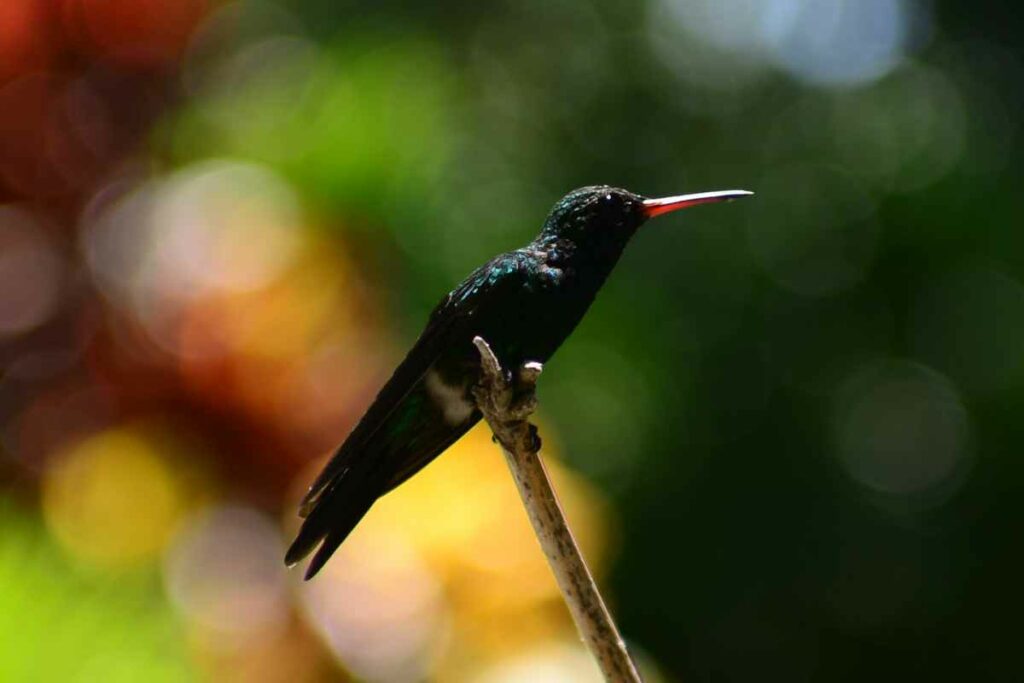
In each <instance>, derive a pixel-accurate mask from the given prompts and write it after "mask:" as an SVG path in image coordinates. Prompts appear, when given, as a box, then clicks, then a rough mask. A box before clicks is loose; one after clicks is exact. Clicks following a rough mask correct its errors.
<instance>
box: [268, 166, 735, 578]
mask: <svg viewBox="0 0 1024 683" xmlns="http://www.w3.org/2000/svg"><path fill="white" fill-rule="evenodd" d="M750 194H752V193H751V192H746V191H744V190H727V191H723V192H705V193H701V194H690V195H682V196H678V197H666V198H663V199H645V198H644V197H641V196H639V195H636V194H633V193H632V192H628V191H626V190H622V189H618V188H614V187H607V186H595V187H584V188H580V189H578V190H574V191H572V192H570V193H569V194H567V195H566V196H565V197H563V198H562V199H561V200H560V201H559V202H558V203H557V204H555V206H554V208H553V209H552V211H551V213H550V214H549V215H548V217H547V220H546V221H544V227H543V228H542V229H541V232H540V234H539V235H538V236H537V238H536V239H534V240H533V241H532V242H530V243H529V244H528V245H526V246H525V247H523V248H521V249H516V250H515V251H510V252H507V253H504V254H501V255H500V256H496V257H495V258H493V259H491V260H490V261H489V262H487V263H485V264H484V265H483V266H481V267H479V268H477V269H476V270H475V271H473V272H472V273H470V275H469V277H467V278H466V279H465V280H463V282H462V283H461V284H460V285H459V286H458V287H456V288H455V289H453V290H452V291H451V293H449V294H448V296H446V297H445V298H444V300H443V301H441V303H440V304H438V306H437V308H435V309H434V311H433V312H432V313H431V314H430V318H429V320H428V321H427V327H426V329H425V330H423V333H422V334H421V335H420V338H419V339H418V340H417V341H416V344H415V345H414V346H413V347H412V349H411V350H410V351H409V354H408V355H407V356H406V357H405V360H403V361H402V363H401V365H399V366H398V368H397V369H396V370H395V372H394V374H393V375H392V376H391V379H389V380H388V382H387V383H386V384H385V385H384V388H383V389H381V391H380V393H379V394H378V395H377V398H376V399H375V400H374V402H373V404H372V405H371V406H370V408H369V409H368V410H367V411H366V414H365V415H364V416H363V417H362V419H361V420H360V421H359V423H358V424H357V425H356V427H355V429H353V430H352V433H351V434H349V436H348V438H347V439H346V440H345V442H344V443H343V444H341V446H340V447H339V448H338V450H337V452H336V453H335V454H334V457H332V458H331V460H330V461H329V462H328V463H327V466H326V467H324V469H323V471H322V472H321V473H320V476H318V477H317V478H316V481H314V482H313V485H312V486H311V487H310V489H309V492H308V493H307V494H306V496H305V498H304V499H303V500H302V503H301V507H300V510H299V514H300V515H301V516H302V517H304V518H305V520H304V521H303V524H302V528H301V530H300V531H299V534H298V537H297V538H296V539H295V541H294V542H293V543H292V545H291V547H290V548H289V549H288V552H287V554H286V556H285V562H286V563H287V564H289V565H293V564H295V563H296V562H298V561H299V560H301V559H302V558H303V557H305V556H306V555H308V554H309V553H310V552H312V550H313V549H314V548H316V547H317V545H319V546H320V547H319V550H318V551H317V553H316V555H315V556H314V557H313V560H312V562H310V565H309V568H308V569H307V571H306V579H309V578H311V577H313V576H314V575H315V574H316V573H317V572H318V571H319V570H320V568H321V567H323V565H324V563H325V562H327V560H328V558H330V556H331V555H332V554H333V553H334V551H335V550H337V548H338V546H339V545H341V542H342V541H344V540H345V537H346V536H348V534H349V532H351V531H352V529H353V528H354V527H355V526H356V524H357V523H358V522H359V520H360V519H362V517H363V515H365V514H366V512H367V511H368V510H369V509H370V506H372V505H373V503H374V501H375V500H377V498H379V497H380V496H382V495H384V494H385V493H387V492H388V491H390V490H392V489H393V488H395V487H396V486H398V485H399V484H401V483H402V482H404V481H405V480H406V479H408V478H409V477H411V476H412V475H414V474H416V472H418V471H419V470H420V469H421V468H423V467H424V466H425V465H426V464H427V463H429V462H430V461H431V460H433V459H434V458H436V457H437V456H438V455H440V454H441V453H442V452H443V451H444V450H445V449H446V448H448V447H449V446H451V445H452V444H453V443H455V441H456V440H458V438H459V437H461V436H462V435H463V434H465V433H466V431H468V430H469V428H470V427H472V426H473V425H475V424H476V423H477V421H479V420H480V411H479V410H477V409H476V406H475V404H474V402H473V397H472V393H471V388H472V387H473V386H474V384H475V383H476V382H477V380H478V377H479V372H480V357H479V355H478V352H477V349H476V347H475V346H474V345H473V338H474V337H475V336H477V335H479V336H481V337H483V338H484V339H485V340H486V341H487V342H488V343H489V344H490V345H491V348H492V349H493V351H494V354H495V355H496V356H497V358H498V359H499V360H500V361H501V363H502V365H503V366H504V367H506V368H516V367H519V366H520V365H522V364H523V363H525V362H528V361H539V362H541V363H543V362H545V361H547V360H548V358H550V357H551V355H552V354H553V353H554V352H555V350H556V349H558V347H559V346H561V345H562V342H563V341H565V339H566V337H568V336H569V334H570V333H571V332H572V331H573V329H574V328H575V327H576V325H577V323H579V321H580V319H581V318H582V317H583V314H584V313H586V311H587V309H588V308H589V307H590V304H591V302H592V301H593V300H594V297H595V296H596V295H597V291H598V290H599V289H600V288H601V285H602V284H604V281H605V279H606V278H607V277H608V274H609V273H611V271H612V268H613V267H614V266H615V264H616V262H617V261H618V260H619V256H620V255H621V254H622V250H623V249H624V248H625V246H626V243H627V242H629V240H630V238H631V237H632V236H633V234H634V233H635V232H636V230H637V228H639V227H640V226H641V225H642V224H643V223H644V222H645V221H647V220H648V219H649V218H653V217H655V216H660V215H661V214H664V213H668V212H670V211H675V210H677V209H685V208H687V207H691V206H696V205H698V204H707V203H711V202H721V201H728V200H731V199H737V198H739V197H745V196H748V195H750Z"/></svg>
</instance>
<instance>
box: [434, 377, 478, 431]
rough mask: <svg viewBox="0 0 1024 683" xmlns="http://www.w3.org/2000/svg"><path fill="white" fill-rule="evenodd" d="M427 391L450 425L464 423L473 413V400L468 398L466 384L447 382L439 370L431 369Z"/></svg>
mask: <svg viewBox="0 0 1024 683" xmlns="http://www.w3.org/2000/svg"><path fill="white" fill-rule="evenodd" d="M425 383H426V387H427V393H428V394H429V395H430V398H431V400H433V401H434V404H435V405H437V406H438V407H439V408H440V409H441V412H442V413H444V421H445V422H447V423H448V424H450V425H457V424H462V423H463V422H465V421H466V420H468V419H469V416H470V415H471V414H472V413H473V408H474V406H473V402H472V401H470V400H468V399H467V398H466V386H465V385H464V384H455V385H452V384H445V381H444V380H443V379H441V375H440V373H438V372H437V370H430V371H429V372H427V376H426V380H425Z"/></svg>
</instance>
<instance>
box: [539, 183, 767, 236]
mask: <svg viewBox="0 0 1024 683" xmlns="http://www.w3.org/2000/svg"><path fill="white" fill-rule="evenodd" d="M752 194H753V193H752V192H747V191H746V190H724V191H719V192H702V193H699V194H687V195H679V196H676V197H664V198H661V199H647V198H646V197H642V196H640V195H638V194H634V193H632V192H630V191H629V190H623V189H621V188H617V187H609V186H607V185H592V186H590V187H581V188H579V189H577V190H573V191H572V192H570V193H569V194H567V195H565V196H564V197H562V198H561V199H560V200H559V201H558V203H556V204H555V206H554V208H553V209H552V210H551V213H550V214H549V215H548V217H547V220H546V221H545V222H544V229H543V231H542V232H541V236H542V238H547V239H556V240H557V239H568V240H570V241H572V242H574V243H576V244H578V245H581V246H582V245H588V246H592V247H596V248H599V249H601V250H604V249H610V250H615V249H618V250H621V248H622V247H623V246H624V245H625V243H626V242H628V241H629V238H630V237H632V236H633V233H635V232H636V230H637V228H639V227H640V226H641V225H643V224H644V223H645V222H646V221H647V220H648V219H651V218H654V217H655V216H660V215H662V214H665V213H669V212H670V211H676V210H678V209H685V208H689V207H691V206H697V205H699V204H710V203H713V202H723V201H729V200H732V199H738V198H740V197H747V196H750V195H752Z"/></svg>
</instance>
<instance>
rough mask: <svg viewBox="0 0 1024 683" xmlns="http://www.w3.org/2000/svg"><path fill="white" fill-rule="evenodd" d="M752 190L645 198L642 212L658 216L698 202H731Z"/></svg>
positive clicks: (649, 215) (652, 216) (650, 216)
mask: <svg viewBox="0 0 1024 683" xmlns="http://www.w3.org/2000/svg"><path fill="white" fill-rule="evenodd" d="M752 194H754V193H753V192H747V191H746V190H719V191H718V192H698V193H697V194H681V195H679V196H677V197H662V198H661V199H645V200H644V214H645V215H646V216H647V217H648V218H654V217H655V216H660V215H661V214H663V213H668V212H669V211H677V210H679V209H688V208H690V207H691V206H697V205H698V204H714V203H716V202H731V201H732V200H733V199H739V198H740V197H749V196H751V195H752Z"/></svg>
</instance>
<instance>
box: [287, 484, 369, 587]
mask: <svg viewBox="0 0 1024 683" xmlns="http://www.w3.org/2000/svg"><path fill="white" fill-rule="evenodd" d="M381 493H383V491H382V489H381V486H380V484H379V483H377V482H376V481H375V480H374V479H373V478H372V477H370V476H366V475H364V474H362V473H359V472H354V471H352V470H349V471H346V472H343V473H341V474H340V475H339V476H337V477H336V479H335V481H333V482H331V483H330V484H328V485H327V486H326V488H325V489H324V490H323V492H322V493H321V494H320V495H318V496H317V497H316V500H315V502H314V503H313V507H312V509H311V510H309V513H308V516H307V517H306V519H305V520H303V522H302V528H301V529H300V530H299V535H298V536H297V537H296V538H295V541H294V542H293V543H292V545H291V547H290V548H288V552H287V553H285V556H284V561H285V564H287V565H288V566H289V567H290V566H292V565H294V564H296V563H298V562H299V561H300V560H301V559H302V558H304V557H305V556H306V555H309V553H311V552H312V551H313V549H314V548H316V547H317V544H319V545H320V548H319V550H317V552H316V555H314V556H313V559H312V561H311V562H310V563H309V567H308V568H307V569H306V575H305V579H306V580H307V581H308V580H309V579H311V578H313V577H314V576H315V575H316V573H317V572H318V571H320V569H321V568H322V567H323V566H324V564H325V563H326V562H327V560H329V559H330V557H331V555H333V554H334V551H335V550H337V549H338V546H340V545H341V543H342V541H344V540H345V538H346V537H347V536H348V535H349V533H351V532H352V529H354V528H355V526H356V524H358V523H359V520H361V519H362V518H363V515H365V514H366V513H367V512H368V511H369V510H370V507H372V506H373V503H374V502H375V501H376V500H377V498H378V497H379V496H380V495H381Z"/></svg>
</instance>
